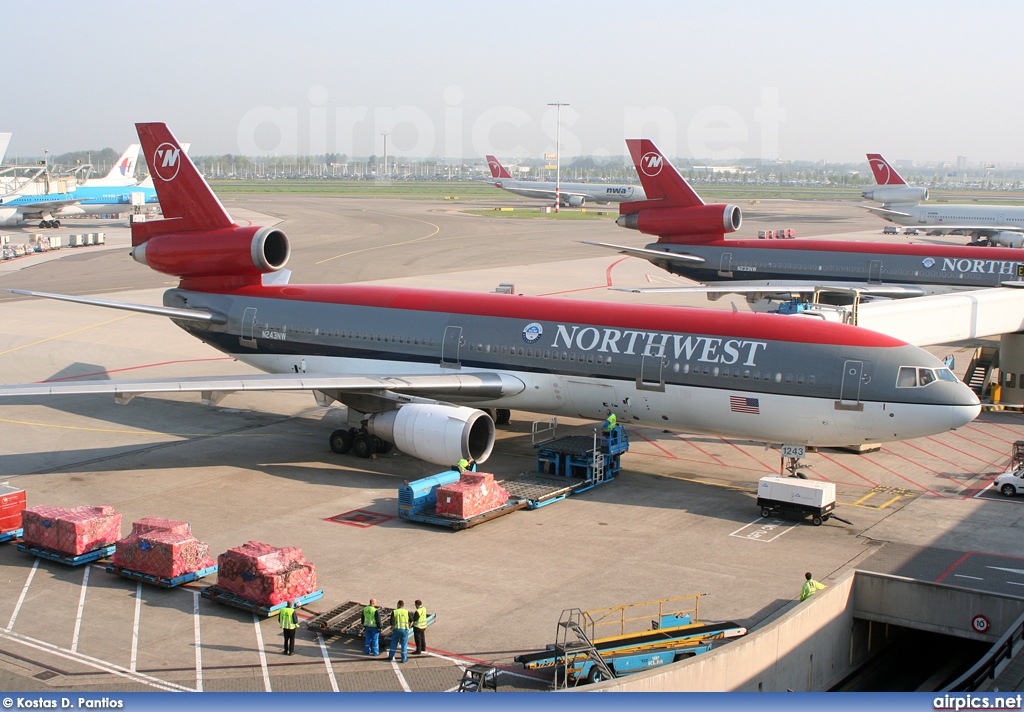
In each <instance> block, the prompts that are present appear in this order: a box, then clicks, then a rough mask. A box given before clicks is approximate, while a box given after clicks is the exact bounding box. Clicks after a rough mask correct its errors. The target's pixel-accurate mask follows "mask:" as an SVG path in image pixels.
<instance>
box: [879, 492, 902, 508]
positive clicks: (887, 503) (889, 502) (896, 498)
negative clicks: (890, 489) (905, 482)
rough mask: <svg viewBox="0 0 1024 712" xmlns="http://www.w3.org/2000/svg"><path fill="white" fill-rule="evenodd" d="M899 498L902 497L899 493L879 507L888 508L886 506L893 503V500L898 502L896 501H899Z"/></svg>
mask: <svg viewBox="0 0 1024 712" xmlns="http://www.w3.org/2000/svg"><path fill="white" fill-rule="evenodd" d="M899 499H901V497H900V496H899V495H896V496H895V497H893V498H892V499H890V500H889V501H888V502H886V503H885V504H883V505H882V506H881V507H879V509H885V508H886V507H888V506H889V505H890V504H892V503H893V502H896V501H898V500H899Z"/></svg>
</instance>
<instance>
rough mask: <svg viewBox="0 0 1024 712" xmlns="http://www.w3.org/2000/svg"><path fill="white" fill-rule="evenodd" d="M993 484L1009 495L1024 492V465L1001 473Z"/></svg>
mask: <svg viewBox="0 0 1024 712" xmlns="http://www.w3.org/2000/svg"><path fill="white" fill-rule="evenodd" d="M993 486H994V487H995V488H996V489H997V490H999V491H1000V492H1002V493H1003V494H1004V495H1006V496H1007V497H1013V496H1014V495H1017V494H1021V493H1022V492H1024V467H1022V468H1020V469H1018V470H1010V471H1008V472H1004V473H1003V474H1001V475H999V476H998V477H997V478H996V480H995V482H994V483H993Z"/></svg>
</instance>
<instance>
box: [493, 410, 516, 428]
mask: <svg viewBox="0 0 1024 712" xmlns="http://www.w3.org/2000/svg"><path fill="white" fill-rule="evenodd" d="M511 421H512V411H511V410H509V409H508V408H498V409H497V411H495V417H494V424H495V425H508V424H509V423H510V422H511Z"/></svg>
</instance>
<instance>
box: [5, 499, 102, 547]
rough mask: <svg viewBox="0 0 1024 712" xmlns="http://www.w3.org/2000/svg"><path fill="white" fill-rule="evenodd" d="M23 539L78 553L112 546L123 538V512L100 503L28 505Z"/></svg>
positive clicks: (28, 542) (23, 522) (35, 543)
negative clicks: (47, 505) (73, 505)
mask: <svg viewBox="0 0 1024 712" xmlns="http://www.w3.org/2000/svg"><path fill="white" fill-rule="evenodd" d="M21 519H22V526H23V527H24V528H25V533H24V534H23V535H22V537H21V538H22V541H24V542H25V543H26V544H31V545H33V546H41V547H43V548H44V549H52V550H53V551H59V552H61V553H63V554H71V555H72V556H78V555H79V554H85V553H86V552H89V551H93V550H95V549H101V548H103V547H105V546H110V545H111V544H113V543H114V542H116V541H117V540H118V539H120V538H121V515H120V514H118V513H117V512H115V511H114V508H113V507H111V506H108V505H105V504H104V505H100V506H98V507H74V508H73V509H64V508H63V507H46V506H39V507H29V508H28V509H26V510H25V511H23V512H22V513H21Z"/></svg>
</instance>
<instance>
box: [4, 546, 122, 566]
mask: <svg viewBox="0 0 1024 712" xmlns="http://www.w3.org/2000/svg"><path fill="white" fill-rule="evenodd" d="M17 546H18V551H24V552H25V553H26V554H32V556H35V557H38V558H40V559H48V560H50V561H56V562H58V563H61V564H65V565H67V566H81V565H82V564H88V563H91V562H93V561H99V560H100V559H105V558H107V557H108V556H110V555H111V554H113V553H114V548H115V547H114V545H113V544H111V545H110V546H104V547H100V548H99V549H93V550H92V551H87V552H85V553H84V554H78V555H77V556H76V555H74V554H65V553H64V552H62V551H54V550H53V549H44V548H43V547H41V546H33V545H32V544H25V543H24V542H19V543H18V545H17Z"/></svg>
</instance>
